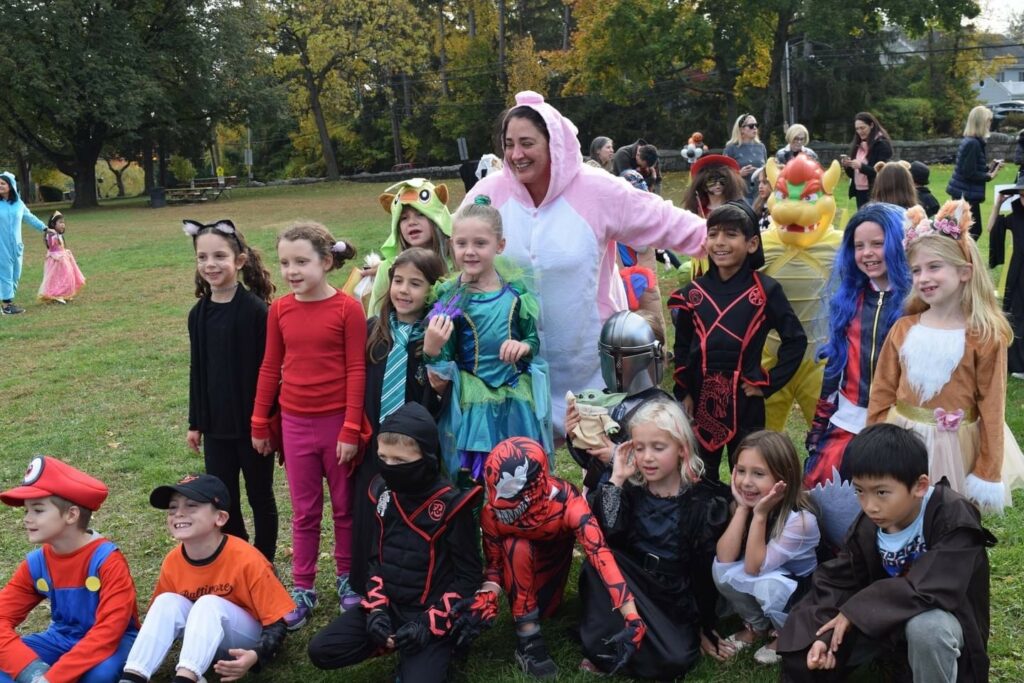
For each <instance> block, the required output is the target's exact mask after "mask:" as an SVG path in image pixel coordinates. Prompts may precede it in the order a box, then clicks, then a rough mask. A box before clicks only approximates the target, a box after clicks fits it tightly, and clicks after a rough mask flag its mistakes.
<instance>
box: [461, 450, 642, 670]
mask: <svg viewBox="0 0 1024 683" xmlns="http://www.w3.org/2000/svg"><path fill="white" fill-rule="evenodd" d="M484 479H485V481H486V485H487V503H486V505H484V508H483V510H482V512H481V515H480V524H481V527H482V528H483V542H484V557H485V559H486V563H487V565H486V568H485V569H484V583H483V586H481V588H480V590H479V591H477V594H476V598H475V599H472V600H466V601H463V603H461V604H459V605H457V607H456V611H457V612H459V614H460V616H459V618H458V620H457V621H456V624H455V630H456V632H457V633H458V639H459V640H460V641H467V640H471V639H472V638H473V637H475V636H476V635H477V634H479V632H480V629H481V628H482V627H484V626H490V625H491V624H492V623H493V622H494V619H495V618H496V616H497V614H498V595H499V593H500V592H501V591H502V590H504V591H505V592H506V593H508V600H509V604H510V606H511V609H512V618H513V619H514V620H515V624H516V633H517V635H518V636H519V645H518V647H516V655H515V657H516V663H517V664H518V665H519V666H520V668H522V670H523V671H525V672H526V673H528V674H530V675H532V676H536V677H538V678H552V677H554V676H556V675H557V674H558V667H557V666H556V665H555V662H554V661H553V660H552V659H551V656H550V655H549V654H548V651H547V647H546V646H545V645H544V640H543V639H542V638H541V634H540V618H541V617H546V616H550V615H551V614H552V613H553V612H554V611H555V610H556V609H557V608H558V605H559V604H560V603H561V600H562V592H563V591H564V589H565V581H566V579H567V578H568V575H569V567H570V565H571V564H572V548H573V543H574V541H575V540H579V542H580V545H581V546H583V551H584V552H585V553H586V556H587V559H588V560H589V561H590V563H591V564H592V565H593V566H594V568H595V569H596V570H597V572H598V574H599V575H600V577H601V580H602V581H603V582H604V585H605V587H606V588H607V589H608V594H609V597H610V598H611V604H612V606H613V607H615V608H617V609H618V610H619V611H620V612H621V613H622V615H623V618H624V620H625V624H624V628H623V630H622V631H621V632H620V633H618V634H617V635H615V636H614V637H612V638H611V639H609V641H608V644H609V645H610V646H611V647H612V649H613V650H614V651H615V653H616V655H615V662H614V666H615V670H618V668H620V667H621V666H622V665H624V664H625V663H626V662H627V661H628V660H629V658H630V657H631V656H632V654H633V653H634V652H635V651H636V649H637V648H638V647H639V646H640V641H641V640H643V637H644V633H645V632H646V630H647V629H646V626H645V625H644V622H643V620H642V619H641V618H640V616H639V615H638V614H637V612H636V605H635V604H634V602H633V595H632V593H631V592H630V590H629V587H628V586H627V585H626V581H625V579H624V578H623V577H622V573H621V572H620V571H619V567H618V565H617V564H616V563H615V558H614V557H613V556H612V553H611V550H609V549H608V546H607V545H605V542H604V536H603V534H602V533H601V527H600V526H599V525H598V523H597V519H595V517H594V515H593V514H592V513H591V511H590V506H589V505H587V502H586V500H585V499H584V498H583V496H581V495H580V492H579V491H578V490H577V489H576V487H575V486H573V485H572V484H570V483H569V482H567V481H565V480H563V479H560V478H558V477H555V476H552V475H550V474H549V473H548V457H547V454H546V453H545V452H544V449H543V448H542V447H541V445H540V444H538V443H537V442H536V441H532V440H531V439H526V438H523V437H513V438H511V439H506V440H505V441H502V442H501V443H499V444H498V445H497V446H496V447H495V448H494V450H493V451H491V452H490V454H489V455H488V456H487V460H486V462H485V463H484Z"/></svg>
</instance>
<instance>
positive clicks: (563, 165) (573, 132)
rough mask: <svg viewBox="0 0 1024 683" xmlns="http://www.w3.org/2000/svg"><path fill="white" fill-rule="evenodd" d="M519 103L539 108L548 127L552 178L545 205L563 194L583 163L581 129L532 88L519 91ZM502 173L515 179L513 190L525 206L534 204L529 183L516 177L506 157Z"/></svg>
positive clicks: (534, 108) (512, 179) (517, 102)
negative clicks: (525, 183) (526, 183)
mask: <svg viewBox="0 0 1024 683" xmlns="http://www.w3.org/2000/svg"><path fill="white" fill-rule="evenodd" d="M516 106H517V107H518V106H524V107H529V108H530V109H533V110H534V111H536V112H537V113H538V114H540V116H541V118H542V119H544V124H545V125H546V126H547V128H548V136H549V140H548V153H549V155H550V158H551V180H550V182H549V183H548V193H547V194H546V195H545V196H544V200H543V201H542V202H541V204H540V205H541V206H543V205H545V204H548V203H550V202H551V201H553V200H554V199H556V198H557V197H558V196H559V195H561V194H562V192H563V191H564V190H565V188H566V187H567V186H568V185H569V183H570V182H572V179H573V178H575V177H576V174H577V173H579V171H580V168H581V167H582V166H583V153H582V152H581V151H580V141H579V139H578V138H577V137H576V136H577V135H578V133H579V130H578V129H577V128H576V125H575V124H573V122H572V121H570V120H569V119H567V118H566V117H564V116H562V114H561V112H559V111H558V110H557V109H555V108H554V107H552V106H551V105H550V104H548V103H547V102H545V101H544V97H543V96H542V95H541V94H539V93H536V92H533V91H532V90H524V91H522V92H520V93H517V94H516ZM502 173H503V174H504V175H505V177H506V178H507V179H508V180H509V181H512V183H513V184H512V187H513V188H515V189H514V194H515V195H516V197H517V198H518V199H519V200H520V202H521V203H524V205H525V206H532V205H533V201H532V200H531V199H530V195H529V192H527V191H526V186H524V185H523V184H522V183H520V182H519V179H518V178H516V176H515V173H514V172H513V170H512V167H511V164H510V163H509V161H508V159H507V158H506V159H505V168H504V169H503V170H502Z"/></svg>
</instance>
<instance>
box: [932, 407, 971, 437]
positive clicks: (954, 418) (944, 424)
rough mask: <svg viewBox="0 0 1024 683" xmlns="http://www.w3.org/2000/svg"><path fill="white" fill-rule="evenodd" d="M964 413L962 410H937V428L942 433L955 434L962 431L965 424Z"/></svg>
mask: <svg viewBox="0 0 1024 683" xmlns="http://www.w3.org/2000/svg"><path fill="white" fill-rule="evenodd" d="M963 419H964V411H963V409H962V408H958V409H957V410H953V411H949V412H946V411H945V410H943V409H942V408H936V409H935V426H936V427H938V429H939V431H940V432H955V431H957V430H958V429H960V423H961V422H963Z"/></svg>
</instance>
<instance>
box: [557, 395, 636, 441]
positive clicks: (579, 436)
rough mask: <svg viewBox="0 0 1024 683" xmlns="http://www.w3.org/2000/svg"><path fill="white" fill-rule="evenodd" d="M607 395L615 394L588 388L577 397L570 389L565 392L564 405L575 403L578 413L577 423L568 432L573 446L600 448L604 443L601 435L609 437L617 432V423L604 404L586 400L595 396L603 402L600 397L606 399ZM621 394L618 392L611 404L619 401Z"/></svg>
mask: <svg viewBox="0 0 1024 683" xmlns="http://www.w3.org/2000/svg"><path fill="white" fill-rule="evenodd" d="M609 396H615V394H602V392H600V391H596V390H593V389H588V390H587V391H584V392H582V393H581V394H580V396H578V397H577V396H576V395H575V394H573V393H572V392H571V391H567V392H565V403H566V405H575V406H576V410H577V411H579V414H580V422H579V424H578V425H576V426H575V427H574V428H573V430H572V432H570V433H569V438H570V439H572V445H573V446H574V447H575V448H582V449H585V450H590V449H591V448H600V447H601V446H603V445H604V440H603V439H602V438H601V437H602V436H607V437H608V438H611V437H612V436H614V435H615V434H618V433H619V423H618V422H616V421H615V420H613V419H612V417H611V415H609V414H608V408H607V407H606V406H605V405H600V404H594V403H589V402H587V399H588V398H589V399H591V400H593V399H595V398H596V399H598V400H599V401H601V402H602V403H604V402H605V401H604V400H602V399H607V397H609ZM622 396H623V395H622V394H618V397H619V400H617V401H615V402H614V403H613V404H612V405H614V404H616V403H619V402H620V401H621V400H622Z"/></svg>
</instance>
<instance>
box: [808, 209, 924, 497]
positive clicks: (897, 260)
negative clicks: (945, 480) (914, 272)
mask: <svg viewBox="0 0 1024 683" xmlns="http://www.w3.org/2000/svg"><path fill="white" fill-rule="evenodd" d="M904 216H905V210H904V209H903V208H901V207H899V206H896V205H895V204H885V203H881V202H876V203H870V204H867V205H865V206H864V207H863V208H861V209H860V210H859V211H857V213H855V214H854V215H853V217H852V218H851V219H850V222H849V223H848V224H847V225H846V230H845V231H844V233H843V241H842V244H841V245H840V247H839V253H838V254H837V255H836V267H835V270H833V271H832V278H831V281H830V282H829V287H828V289H827V290H826V291H827V292H828V294H829V296H830V301H829V320H828V324H829V335H828V341H826V342H825V344H824V345H822V347H821V348H820V349H819V350H818V358H819V359H827V363H826V365H825V380H824V382H823V383H822V387H821V397H820V398H819V399H818V407H817V410H816V412H815V417H814V421H813V423H812V425H811V429H810V431H809V432H808V433H807V441H806V445H807V454H808V456H807V461H806V463H805V465H804V486H805V487H806V488H811V487H813V486H814V485H815V484H825V483H827V482H828V481H830V480H831V479H832V478H833V468H834V469H835V470H836V471H838V470H839V468H840V465H841V464H842V459H843V452H844V451H845V450H846V445H847V444H848V443H849V442H850V440H851V439H852V438H853V437H854V435H855V434H857V433H858V432H860V430H861V429H863V428H864V426H865V425H866V423H867V408H868V394H869V392H870V389H871V380H872V379H873V376H874V370H875V364H876V363H877V361H878V354H879V353H880V352H881V351H882V342H884V341H885V336H886V334H888V332H889V328H890V327H892V325H893V323H895V322H896V319H897V318H899V317H900V315H902V313H903V303H904V300H905V299H906V297H907V294H908V293H909V292H910V287H911V276H910V268H909V267H908V266H907V256H906V253H905V252H904V250H903V220H904Z"/></svg>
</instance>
